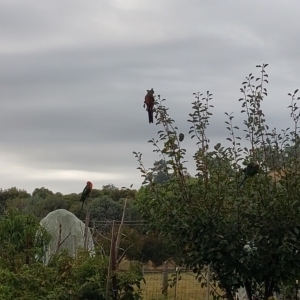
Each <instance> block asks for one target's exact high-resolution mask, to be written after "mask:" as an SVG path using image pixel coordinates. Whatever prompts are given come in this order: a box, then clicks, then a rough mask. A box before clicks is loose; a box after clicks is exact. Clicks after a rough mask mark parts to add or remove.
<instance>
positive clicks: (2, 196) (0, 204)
mask: <svg viewBox="0 0 300 300" xmlns="http://www.w3.org/2000/svg"><path fill="white" fill-rule="evenodd" d="M29 197H30V194H29V193H27V192H26V191H25V190H21V189H17V188H16V187H12V188H10V189H7V190H2V189H0V213H3V212H4V211H5V209H6V207H7V204H8V201H11V200H13V199H17V198H19V199H26V198H29Z"/></svg>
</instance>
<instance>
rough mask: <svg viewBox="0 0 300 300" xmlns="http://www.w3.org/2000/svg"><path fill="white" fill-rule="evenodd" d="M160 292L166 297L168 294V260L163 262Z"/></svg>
mask: <svg viewBox="0 0 300 300" xmlns="http://www.w3.org/2000/svg"><path fill="white" fill-rule="evenodd" d="M162 293H163V295H164V296H165V297H166V298H167V296H168V261H166V262H165V263H164V270H163V278H162Z"/></svg>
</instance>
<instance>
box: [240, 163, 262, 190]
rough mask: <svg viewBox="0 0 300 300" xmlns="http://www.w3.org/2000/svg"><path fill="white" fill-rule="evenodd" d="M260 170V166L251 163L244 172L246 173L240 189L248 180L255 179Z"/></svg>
mask: <svg viewBox="0 0 300 300" xmlns="http://www.w3.org/2000/svg"><path fill="white" fill-rule="evenodd" d="M258 170H259V164H258V163H257V162H251V163H249V164H248V166H247V167H246V168H245V169H244V170H243V172H244V173H245V176H244V179H243V180H242V182H241V183H240V185H239V188H240V187H241V186H242V184H243V183H244V182H245V180H246V179H247V178H250V177H253V176H254V175H256V174H257V172H258Z"/></svg>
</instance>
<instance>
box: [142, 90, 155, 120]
mask: <svg viewBox="0 0 300 300" xmlns="http://www.w3.org/2000/svg"><path fill="white" fill-rule="evenodd" d="M153 94H154V91H153V88H152V89H151V90H147V95H146V96H145V101H144V107H145V104H146V106H147V108H146V110H147V111H148V116H149V124H150V123H153V106H154V97H153Z"/></svg>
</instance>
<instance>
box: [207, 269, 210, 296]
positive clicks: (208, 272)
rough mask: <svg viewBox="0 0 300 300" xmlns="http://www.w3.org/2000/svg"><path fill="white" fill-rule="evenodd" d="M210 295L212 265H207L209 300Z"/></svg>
mask: <svg viewBox="0 0 300 300" xmlns="http://www.w3.org/2000/svg"><path fill="white" fill-rule="evenodd" d="M209 297H210V265H208V266H207V300H209Z"/></svg>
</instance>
